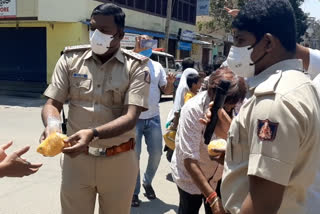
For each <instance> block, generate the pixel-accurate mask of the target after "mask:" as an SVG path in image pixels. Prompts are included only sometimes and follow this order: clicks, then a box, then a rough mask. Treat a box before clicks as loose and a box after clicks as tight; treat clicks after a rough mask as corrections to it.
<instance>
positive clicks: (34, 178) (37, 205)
mask: <svg viewBox="0 0 320 214" xmlns="http://www.w3.org/2000/svg"><path fill="white" fill-rule="evenodd" d="M44 103H45V100H43V99H40V98H39V99H35V98H17V97H7V96H0V118H1V122H0V144H3V143H6V142H8V141H10V140H13V141H14V145H13V146H12V148H10V149H9V150H8V153H11V152H13V151H15V150H16V149H18V148H21V147H23V146H24V145H30V146H31V149H30V151H29V152H28V153H27V154H25V155H24V157H25V158H27V159H28V160H29V161H30V162H42V163H43V166H42V168H41V169H40V170H39V172H38V173H37V174H34V175H31V176H29V177H24V178H22V179H21V178H2V179H1V181H0V190H1V191H0V214H58V213H60V201H59V188H60V181H61V175H60V172H61V169H60V156H57V157H54V158H45V157H43V156H41V155H40V154H38V153H36V151H35V150H36V147H37V145H38V139H39V136H40V133H41V132H42V131H43V125H42V122H41V117H40V113H41V108H42V106H43V104H44ZM171 108H172V100H171V99H170V100H169V99H167V100H164V101H163V102H161V104H160V109H161V122H162V127H164V124H165V120H166V117H167V115H168V113H169V111H170V109H171ZM163 130H164V128H163ZM147 158H148V155H147V151H146V147H145V144H144V145H143V149H142V156H141V162H140V164H141V169H142V172H144V170H145V168H146V164H147ZM169 173H170V168H169V164H168V161H167V160H166V157H165V155H163V157H162V160H161V164H160V166H159V169H158V172H157V174H156V177H155V179H154V181H153V187H154V189H155V192H156V194H157V197H158V198H157V199H156V200H153V201H149V200H148V199H147V198H145V197H144V195H143V193H144V190H143V188H141V193H140V195H139V197H140V199H141V200H142V203H141V206H140V207H139V208H132V211H131V214H151V213H152V214H162V213H168V214H173V213H176V211H177V205H178V202H179V196H178V191H177V188H176V185H175V184H174V183H173V182H171V181H169V180H170V179H169V180H168V179H167V178H168V177H170V176H168V175H169ZM111 197H112V196H111ZM95 213H96V214H97V213H98V208H97V206H96V212H95ZM201 213H204V212H203V211H201Z"/></svg>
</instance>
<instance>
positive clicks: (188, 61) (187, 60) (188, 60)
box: [181, 57, 194, 71]
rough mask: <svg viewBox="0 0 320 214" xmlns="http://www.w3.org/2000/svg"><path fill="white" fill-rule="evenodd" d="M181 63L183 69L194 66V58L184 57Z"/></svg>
mask: <svg viewBox="0 0 320 214" xmlns="http://www.w3.org/2000/svg"><path fill="white" fill-rule="evenodd" d="M181 65H182V70H183V71H184V70H186V69H187V68H194V60H193V59H192V58H191V57H187V58H184V59H183V61H182V63H181Z"/></svg>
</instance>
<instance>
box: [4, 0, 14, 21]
mask: <svg viewBox="0 0 320 214" xmlns="http://www.w3.org/2000/svg"><path fill="white" fill-rule="evenodd" d="M16 8H17V3H16V0H0V19H10V18H16V17H17V9H16Z"/></svg>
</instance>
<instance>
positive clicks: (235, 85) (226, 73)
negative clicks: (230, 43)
mask: <svg viewBox="0 0 320 214" xmlns="http://www.w3.org/2000/svg"><path fill="white" fill-rule="evenodd" d="M221 80H228V81H230V83H231V84H230V87H229V89H228V93H227V97H226V100H225V104H236V103H238V102H242V101H243V100H244V98H245V96H246V93H247V84H246V82H245V81H244V78H243V77H238V76H236V75H235V74H234V73H233V72H232V71H231V70H230V68H228V67H222V68H219V69H217V70H216V71H215V72H213V73H212V74H211V75H210V77H209V80H208V86H207V87H208V89H207V91H208V94H209V96H210V98H211V99H212V100H214V97H215V94H216V90H217V87H218V86H219V84H220V82H221Z"/></svg>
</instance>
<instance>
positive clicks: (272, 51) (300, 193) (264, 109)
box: [221, 0, 320, 214]
mask: <svg viewBox="0 0 320 214" xmlns="http://www.w3.org/2000/svg"><path fill="white" fill-rule="evenodd" d="M232 26H233V30H234V45H235V46H234V47H232V48H231V50H230V54H229V57H228V65H229V67H230V68H231V70H233V72H235V73H236V74H238V75H239V76H243V77H251V78H250V80H249V90H250V94H251V97H250V98H249V100H248V101H247V102H246V103H245V104H244V105H243V106H242V108H241V109H240V112H239V114H238V116H237V117H236V118H235V119H234V120H233V121H232V123H231V126H230V130H229V133H228V140H227V142H228V144H227V148H226V153H225V164H224V167H225V168H224V175H223V181H222V186H221V191H222V201H223V205H224V207H225V210H226V212H227V213H232V214H244V213H245V214H302V213H305V198H306V190H307V188H308V186H309V185H310V184H311V183H312V181H313V179H314V176H315V169H316V164H317V163H318V161H317V160H318V157H319V141H320V132H319V128H320V111H319V109H320V100H319V97H318V95H317V92H316V89H315V87H314V86H313V85H312V83H311V81H310V80H309V78H308V77H306V76H305V75H304V74H303V67H302V62H301V60H297V59H295V51H296V23H295V17H294V12H293V9H292V7H291V4H290V2H289V1H288V0H255V1H249V2H248V3H247V4H246V5H245V6H244V8H242V9H241V11H240V13H239V15H238V16H237V17H236V18H235V20H234V21H233V24H232Z"/></svg>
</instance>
